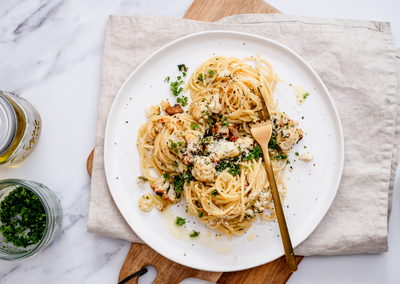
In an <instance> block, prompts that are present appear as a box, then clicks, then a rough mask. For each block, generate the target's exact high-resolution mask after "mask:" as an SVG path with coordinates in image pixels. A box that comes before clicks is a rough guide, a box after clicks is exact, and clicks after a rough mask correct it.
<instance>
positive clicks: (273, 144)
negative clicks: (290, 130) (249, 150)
mask: <svg viewBox="0 0 400 284" xmlns="http://www.w3.org/2000/svg"><path fill="white" fill-rule="evenodd" d="M268 148H270V149H272V150H279V146H278V144H277V143H276V135H275V134H272V135H271V139H270V140H269V143H268Z"/></svg>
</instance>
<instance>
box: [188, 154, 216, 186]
mask: <svg viewBox="0 0 400 284" xmlns="http://www.w3.org/2000/svg"><path fill="white" fill-rule="evenodd" d="M215 173H216V170H215V168H214V166H213V164H212V162H211V159H210V158H209V157H199V158H198V159H197V161H196V163H195V164H194V167H193V169H192V175H193V176H194V178H195V179H197V180H199V181H213V180H214V176H215Z"/></svg>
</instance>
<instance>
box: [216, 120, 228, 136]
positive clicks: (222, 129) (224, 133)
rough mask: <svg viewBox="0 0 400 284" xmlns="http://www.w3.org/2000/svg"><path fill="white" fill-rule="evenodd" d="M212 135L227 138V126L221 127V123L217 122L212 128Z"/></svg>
mask: <svg viewBox="0 0 400 284" xmlns="http://www.w3.org/2000/svg"><path fill="white" fill-rule="evenodd" d="M212 133H213V135H216V136H221V137H222V138H228V137H229V128H228V127H227V126H224V125H222V123H221V122H217V123H216V124H214V126H213V128H212Z"/></svg>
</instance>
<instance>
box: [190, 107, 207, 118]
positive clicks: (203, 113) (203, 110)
mask: <svg viewBox="0 0 400 284" xmlns="http://www.w3.org/2000/svg"><path fill="white" fill-rule="evenodd" d="M206 105H207V104H206V103H205V102H197V103H196V104H195V105H194V108H193V111H192V115H193V118H194V120H196V121H200V119H202V118H203V119H207V117H208V114H207V110H208V108H207V107H206Z"/></svg>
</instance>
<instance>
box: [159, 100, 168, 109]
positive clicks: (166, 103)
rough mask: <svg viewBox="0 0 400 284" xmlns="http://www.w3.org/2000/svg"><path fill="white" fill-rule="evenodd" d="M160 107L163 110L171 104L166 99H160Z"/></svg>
mask: <svg viewBox="0 0 400 284" xmlns="http://www.w3.org/2000/svg"><path fill="white" fill-rule="evenodd" d="M160 105H161V108H162V110H163V111H165V110H166V109H167V108H169V107H170V106H171V104H170V103H169V102H168V101H164V100H162V101H161V102H160Z"/></svg>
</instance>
